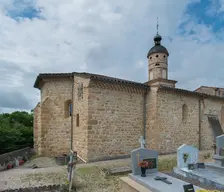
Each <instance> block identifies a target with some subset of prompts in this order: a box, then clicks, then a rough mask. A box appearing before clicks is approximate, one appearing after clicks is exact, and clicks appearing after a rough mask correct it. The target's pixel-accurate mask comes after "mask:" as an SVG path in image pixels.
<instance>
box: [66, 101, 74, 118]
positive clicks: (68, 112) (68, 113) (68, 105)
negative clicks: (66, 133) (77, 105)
mask: <svg viewBox="0 0 224 192" xmlns="http://www.w3.org/2000/svg"><path fill="white" fill-rule="evenodd" d="M64 113H65V117H70V116H72V101H71V100H67V101H65V107H64Z"/></svg>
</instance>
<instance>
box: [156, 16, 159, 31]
mask: <svg viewBox="0 0 224 192" xmlns="http://www.w3.org/2000/svg"><path fill="white" fill-rule="evenodd" d="M156 28H157V34H158V31H159V22H158V17H157V25H156Z"/></svg>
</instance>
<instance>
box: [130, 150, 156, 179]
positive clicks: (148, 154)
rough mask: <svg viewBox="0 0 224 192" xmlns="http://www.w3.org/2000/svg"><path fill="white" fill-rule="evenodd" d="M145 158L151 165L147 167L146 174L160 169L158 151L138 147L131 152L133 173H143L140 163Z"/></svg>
mask: <svg viewBox="0 0 224 192" xmlns="http://www.w3.org/2000/svg"><path fill="white" fill-rule="evenodd" d="M143 160H145V161H148V162H149V167H148V168H147V169H146V174H149V173H155V172H157V171H158V152H157V151H154V150H149V149H145V148H138V149H135V150H133V151H132V152H131V166H132V174H133V175H141V168H140V167H139V166H138V164H139V163H140V162H141V161H143Z"/></svg>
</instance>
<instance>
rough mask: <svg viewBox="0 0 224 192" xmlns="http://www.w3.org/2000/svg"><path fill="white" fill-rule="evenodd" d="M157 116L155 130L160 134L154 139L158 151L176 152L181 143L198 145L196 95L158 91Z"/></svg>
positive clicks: (197, 106) (197, 104) (197, 103)
mask: <svg viewBox="0 0 224 192" xmlns="http://www.w3.org/2000/svg"><path fill="white" fill-rule="evenodd" d="M184 104H185V107H184ZM183 107H184V108H185V113H184V114H183ZM183 115H184V116H183ZM157 118H158V119H157V128H156V130H155V131H158V132H159V133H160V134H158V136H157V137H156V138H154V139H155V140H156V141H157V142H158V143H157V147H158V149H157V150H158V151H159V152H160V153H172V152H176V149H177V148H178V147H179V146H181V145H182V144H183V143H185V144H190V145H197V146H198V144H199V143H198V142H199V132H198V131H199V102H198V98H197V97H193V96H189V95H185V94H177V93H173V92H169V91H159V92H158V96H157Z"/></svg>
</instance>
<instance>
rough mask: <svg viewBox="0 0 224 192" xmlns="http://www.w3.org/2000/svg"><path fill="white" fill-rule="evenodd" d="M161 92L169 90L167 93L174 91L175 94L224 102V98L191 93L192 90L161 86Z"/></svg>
mask: <svg viewBox="0 0 224 192" xmlns="http://www.w3.org/2000/svg"><path fill="white" fill-rule="evenodd" d="M159 90H167V91H174V92H179V93H186V94H191V95H194V96H197V97H201V98H204V99H206V98H214V99H219V100H224V97H219V96H215V95H209V94H205V93H200V92H195V91H190V90H186V89H179V88H172V87H166V86H160V87H159Z"/></svg>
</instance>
